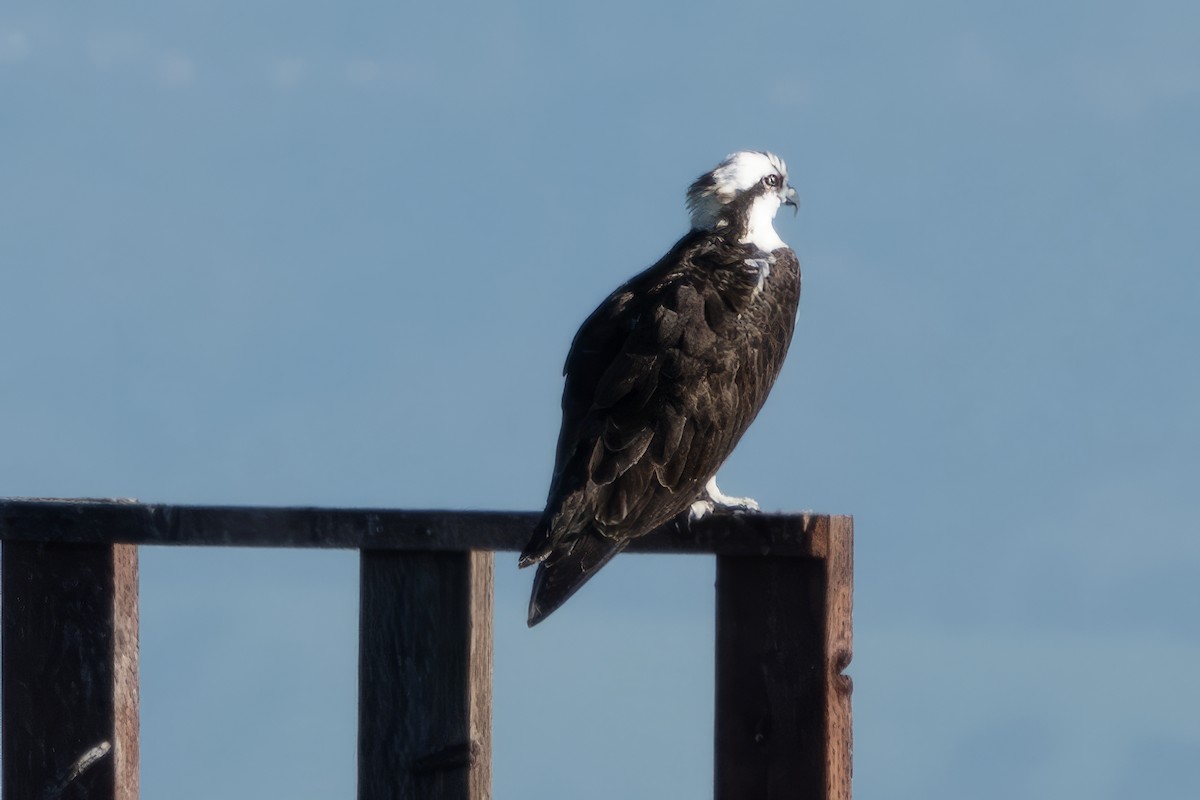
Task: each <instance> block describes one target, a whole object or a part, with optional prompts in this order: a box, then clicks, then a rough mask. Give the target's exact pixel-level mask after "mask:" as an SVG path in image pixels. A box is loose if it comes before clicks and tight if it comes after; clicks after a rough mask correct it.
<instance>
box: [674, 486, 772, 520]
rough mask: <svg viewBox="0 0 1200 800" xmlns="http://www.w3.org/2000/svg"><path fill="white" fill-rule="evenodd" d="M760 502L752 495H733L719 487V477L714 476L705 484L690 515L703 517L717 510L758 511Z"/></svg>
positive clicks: (693, 504) (726, 511)
mask: <svg viewBox="0 0 1200 800" xmlns="http://www.w3.org/2000/svg"><path fill="white" fill-rule="evenodd" d="M758 510H759V508H758V503H757V502H755V500H754V499H753V498H750V497H731V496H730V495H727V494H725V493H723V492H722V491H721V490H720V489H719V488H718V487H717V479H716V478H715V477H713V478H712V479H710V480H709V482H708V483H707V484H706V485H705V486H704V491H703V492H701V493H700V496H699V497H697V498H696V501H695V502H694V503H692V507H691V512H690V516H691V518H692V519H693V520H696V519H702V518H703V517H704V516H706V515H707V514H711V513H713V512H715V511H722V512H725V513H727V514H728V513H737V512H739V511H741V512H745V511H758Z"/></svg>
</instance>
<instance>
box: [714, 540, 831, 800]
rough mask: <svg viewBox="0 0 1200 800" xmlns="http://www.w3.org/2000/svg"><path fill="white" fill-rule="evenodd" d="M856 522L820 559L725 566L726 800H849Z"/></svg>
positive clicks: (721, 765) (817, 545)
mask: <svg viewBox="0 0 1200 800" xmlns="http://www.w3.org/2000/svg"><path fill="white" fill-rule="evenodd" d="M852 525H853V523H852V521H851V520H850V519H849V518H846V517H834V518H822V519H820V520H819V522H818V524H816V525H814V526H813V528H812V529H811V541H812V546H813V556H814V557H812V558H752V557H744V556H720V557H718V558H717V645H716V670H717V673H716V691H717V698H716V740H715V744H716V754H715V757H716V759H715V766H716V781H715V784H716V792H715V796H716V798H717V800H781V799H782V798H797V799H802V800H818V798H820V799H822V800H849V798H850V746H851V743H850V683H849V678H847V677H846V676H844V675H842V674H841V673H842V670H843V669H845V667H846V666H847V665H848V664H849V661H850V635H851V634H850V632H851V616H850V615H851V605H850V603H851V592H852V584H851V561H850V558H851V555H850V548H851V546H852V544H851V540H852V535H853V533H852V531H853V527H852Z"/></svg>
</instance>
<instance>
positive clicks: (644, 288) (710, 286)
mask: <svg viewBox="0 0 1200 800" xmlns="http://www.w3.org/2000/svg"><path fill="white" fill-rule="evenodd" d="M795 197H796V190H795V189H793V188H792V187H791V186H789V185H788V176H787V167H786V166H785V165H784V163H783V161H782V160H781V159H780V158H778V157H777V156H775V155H772V154H771V153H763V152H754V151H742V152H737V153H734V154H732V155H730V156H729V157H727V158H726V159H725V160H724V161H722V162H721V163H720V164H718V165H717V167H716V168H715V169H713V170H712V171H711V172H709V173H707V174H705V175H702V176H701V177H700V178H699V179H697V180H696V182H695V183H693V184H692V185H691V187H690V188H689V189H688V193H687V204H688V210H689V211H690V212H691V222H692V228H691V231H689V232H688V233H687V235H685V236H684V237H683V238H682V239H680V240H679V241H678V242H676V244H675V246H674V247H672V248H671V250H670V252H668V253H667V254H666V255H665V256H663V257H662V259H660V260H659V262H658V263H657V264H655V265H654V266H652V267H650V268H649V269H647V270H646V271H645V272H643V273H641V274H640V275H637V276H635V277H634V278H632V279H630V280H629V281H627V282H626V283H625V284H623V285H622V286H620V287H619V288H618V289H617V290H616V291H615V292H613V293H612V294H611V295H609V296H608V299H606V300H605V301H604V302H603V303H601V304H600V307H599V308H597V309H596V310H595V311H593V312H592V314H591V316H589V317H588V318H587V320H586V321H585V322H584V323H583V327H581V328H580V329H579V333H577V334H576V335H575V340H574V341H573V342H572V343H571V350H570V353H569V354H568V355H567V362H566V366H565V367H564V369H563V374H564V375H565V376H566V385H565V387H564V390H563V398H562V411H563V419H562V430H561V432H560V433H559V437H558V451H557V455H556V458H555V462H554V473H553V477H552V478H551V481H550V493H549V497H548V499H547V501H546V510H545V511H544V512H543V514H542V517H541V520H540V521H539V522H538V525H537V527H536V528H535V529H534V532H533V536H532V538H531V539H530V541H529V544H528V545H527V546H526V547H525V550H524V551H523V552H522V553H521V559H520V566H522V567H527V566H529V565H530V564H537V565H538V570H537V575H536V577H535V578H534V581H533V596H532V597H531V598H530V601H529V625H530V626H533V625H536V624H537V623H538V622H541V621H542V620H543V619H545V618H546V617H547V616H548V615H549V614H550V613H551V612H553V611H554V610H555V609H556V608H558V607H559V606H560V605H562V604H563V603H564V602H566V600H567V598H569V597H570V596H571V595H572V594H574V593H575V592H576V591H577V590H578V589H579V587H580V586H582V585H583V584H584V583H585V582H586V581H587V580H588V579H589V578H591V577H592V576H593V575H595V574H596V572H597V571H598V570H599V569H600V568H601V567H602V566H604V564H606V563H607V562H608V561H609V559H611V558H612V557H613V556H615V555H616V554H617V553H619V552H621V550H623V549H624V548H625V546H626V545H627V544H628V543H629V541H630V540H631V539H634V538H636V537H638V536H641V535H643V534H646V533H649V532H650V531H652V530H654V529H655V528H657V527H658V526H660V525H662V524H663V523H665V522H667V521H669V520H671V519H672V518H674V517H676V516H678V515H680V514H682V513H683V512H686V511H690V513H691V515H692V517H693V518H697V517H700V516H703V515H704V514H705V513H708V512H710V511H713V510H714V509H716V508H718V507H720V508H724V509H729V510H734V511H739V510H740V511H751V510H754V511H756V510H758V504H757V503H755V502H754V501H753V500H751V499H750V498H748V497H729V496H726V495H724V494H722V493H721V491H720V490H719V489H718V488H717V483H716V479H715V476H716V474H717V470H718V469H719V468H720V466H721V464H722V463H723V462H724V461H725V459H726V458H727V457H728V456H729V454H730V452H732V451H733V448H734V445H736V444H737V443H738V440H739V439H741V437H742V434H743V433H745V432H746V429H747V428H748V427H749V426H750V423H751V422H753V421H754V417H755V416H756V415H757V414H758V411H759V409H760V408H762V405H763V402H764V401H765V400H766V399H767V393H768V392H769V391H770V390H771V385H772V384H773V383H774V382H775V377H776V376H777V375H778V374H779V368H780V367H781V366H782V365H783V358H784V356H785V355H786V354H787V349H788V344H789V343H790V342H791V339H792V329H793V328H794V327H795V322H796V304H797V302H798V301H799V298H800V265H799V263H798V262H797V260H796V254H795V253H793V252H792V250H791V249H790V248H789V247H788V246H787V245H786V244H784V243H783V240H782V239H780V238H779V235H778V234H776V233H775V228H774V226H773V220H774V218H775V212H776V211H778V210H779V206H780V205H789V206H792V207H793V209H795V208H796V200H795Z"/></svg>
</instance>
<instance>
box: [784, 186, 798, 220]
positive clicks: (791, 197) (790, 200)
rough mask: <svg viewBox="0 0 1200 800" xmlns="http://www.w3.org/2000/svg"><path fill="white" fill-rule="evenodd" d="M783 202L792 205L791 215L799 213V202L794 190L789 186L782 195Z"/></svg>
mask: <svg viewBox="0 0 1200 800" xmlns="http://www.w3.org/2000/svg"><path fill="white" fill-rule="evenodd" d="M783 204H784V205H785V206H791V207H792V216H793V217H794V216H796V215H797V214H799V213H800V203H799V202H798V201H797V200H796V190H795V189H793V188H792V187H791V186H789V187H787V193H786V194H785V195H784V196H783Z"/></svg>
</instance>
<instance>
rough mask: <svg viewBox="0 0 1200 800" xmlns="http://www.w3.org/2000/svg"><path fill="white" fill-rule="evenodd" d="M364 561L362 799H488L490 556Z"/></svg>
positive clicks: (401, 555) (390, 556) (392, 555)
mask: <svg viewBox="0 0 1200 800" xmlns="http://www.w3.org/2000/svg"><path fill="white" fill-rule="evenodd" d="M360 564H361V587H360V598H361V600H360V606H359V665H358V676H359V677H358V714H359V719H358V797H359V800H400V799H401V798H403V800H418V799H423V798H429V799H430V800H432V799H433V798H438V799H439V800H443V799H444V800H490V798H491V796H492V785H491V784H492V771H491V756H492V746H491V745H492V613H493V597H492V595H493V588H492V585H493V569H494V566H493V556H492V554H491V553H483V552H394V551H379V550H363V551H362V555H361V561H360Z"/></svg>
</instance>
